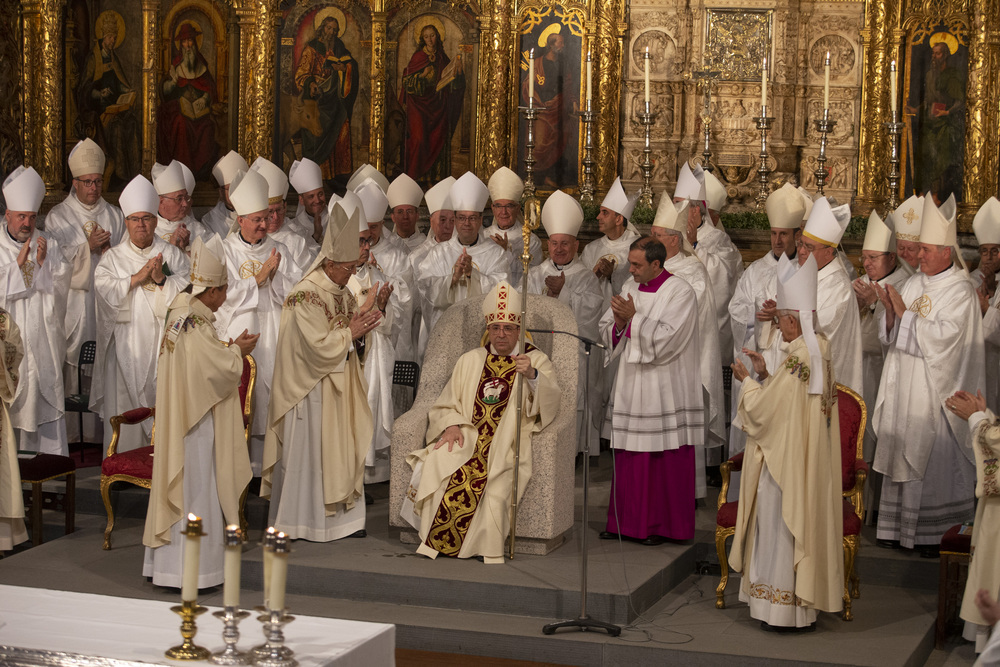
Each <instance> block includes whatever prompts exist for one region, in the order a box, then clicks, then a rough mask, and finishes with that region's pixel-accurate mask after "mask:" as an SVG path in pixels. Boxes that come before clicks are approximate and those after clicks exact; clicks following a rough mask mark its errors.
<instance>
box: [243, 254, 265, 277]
mask: <svg viewBox="0 0 1000 667" xmlns="http://www.w3.org/2000/svg"><path fill="white" fill-rule="evenodd" d="M262 266H264V263H263V262H258V261H257V260H256V259H248V260H247V261H245V262H243V263H242V264H240V278H242V279H244V280H245V279H246V278H255V277H256V276H257V274H258V273H260V269H261V267H262Z"/></svg>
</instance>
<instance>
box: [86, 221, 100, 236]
mask: <svg viewBox="0 0 1000 667" xmlns="http://www.w3.org/2000/svg"><path fill="white" fill-rule="evenodd" d="M97 226H98V225H97V221H96V220H88V221H87V222H85V223H83V233H84V234H85V235H86V236H87V238H88V239H89V238H90V237H91V236H92V235H93V233H94V230H95V229H97Z"/></svg>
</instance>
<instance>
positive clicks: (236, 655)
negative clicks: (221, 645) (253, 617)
mask: <svg viewBox="0 0 1000 667" xmlns="http://www.w3.org/2000/svg"><path fill="white" fill-rule="evenodd" d="M212 615H213V616H215V617H216V618H217V619H219V620H221V621H222V623H223V627H222V641H224V642H225V643H226V648H225V649H224V650H222V651H218V652H216V653H213V654H212V657H211V658H209V659H208V661H209V662H210V663H212V664H213V665H252V664H253V655H252V654H250V653H244V652H241V651H239V650H237V648H236V644H238V643H239V641H240V630H239V624H240V621H242V620H243V619H244V618H246V617H247V616H249V615H250V612H248V611H244V610H242V609H240V608H239V607H225V608H223V609H222V610H221V611H217V612H215V613H213V614H212Z"/></svg>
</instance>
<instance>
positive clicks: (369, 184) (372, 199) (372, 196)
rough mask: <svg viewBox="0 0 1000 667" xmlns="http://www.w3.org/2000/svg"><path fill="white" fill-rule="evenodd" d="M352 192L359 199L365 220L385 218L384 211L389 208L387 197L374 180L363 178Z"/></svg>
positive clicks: (374, 220) (371, 220)
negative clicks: (363, 209)
mask: <svg viewBox="0 0 1000 667" xmlns="http://www.w3.org/2000/svg"><path fill="white" fill-rule="evenodd" d="M354 194H356V195H357V196H358V198H359V199H361V203H362V205H363V206H364V208H365V219H366V221H367V222H382V220H384V219H385V212H386V211H387V210H388V208H389V199H388V198H387V197H386V196H385V192H383V191H382V188H380V187H379V185H378V183H377V182H376V181H374V180H372V179H367V180H365V181H364V182H363V183H361V184H360V185H359V186H358V187H357V188H356V189H355V190H354Z"/></svg>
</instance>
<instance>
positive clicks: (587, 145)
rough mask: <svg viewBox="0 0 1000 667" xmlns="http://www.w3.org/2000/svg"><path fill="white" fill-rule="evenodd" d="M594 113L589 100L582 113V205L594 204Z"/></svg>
mask: <svg viewBox="0 0 1000 667" xmlns="http://www.w3.org/2000/svg"><path fill="white" fill-rule="evenodd" d="M595 115H596V114H595V113H594V111H593V109H592V108H591V101H590V100H587V105H586V107H584V110H583V111H581V112H580V117H581V118H582V119H583V135H584V139H583V183H581V184H580V203H581V204H592V203H593V202H594V135H593V126H594V116H595Z"/></svg>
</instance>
